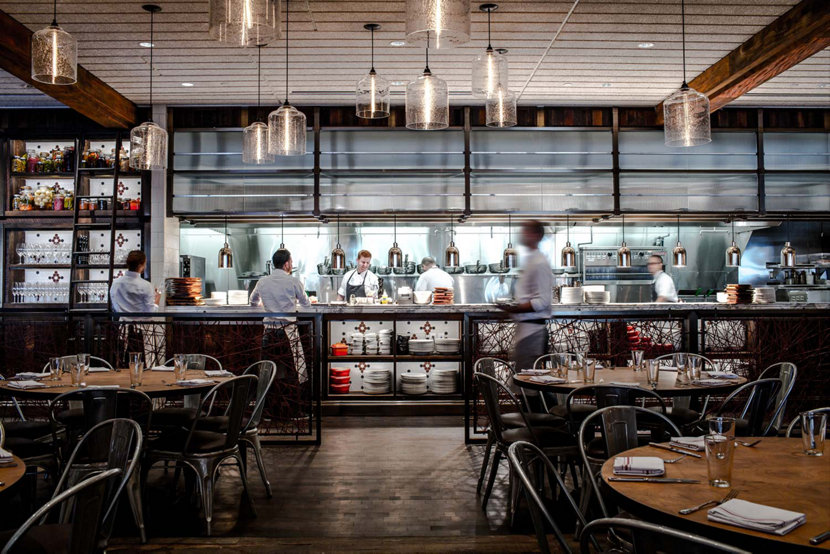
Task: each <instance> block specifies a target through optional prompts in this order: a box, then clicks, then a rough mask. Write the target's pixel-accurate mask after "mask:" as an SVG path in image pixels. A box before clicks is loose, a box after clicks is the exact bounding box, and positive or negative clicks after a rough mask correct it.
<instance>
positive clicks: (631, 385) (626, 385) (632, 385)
mask: <svg viewBox="0 0 830 554" xmlns="http://www.w3.org/2000/svg"><path fill="white" fill-rule="evenodd" d="M606 384H607V385H614V386H615V387H640V386H642V385H640V383H618V382H616V381H611V382H609V383H606Z"/></svg>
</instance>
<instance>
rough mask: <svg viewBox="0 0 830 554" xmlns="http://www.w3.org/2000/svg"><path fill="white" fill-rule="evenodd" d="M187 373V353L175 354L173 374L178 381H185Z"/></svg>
mask: <svg viewBox="0 0 830 554" xmlns="http://www.w3.org/2000/svg"><path fill="white" fill-rule="evenodd" d="M186 373H187V354H174V355H173V375H174V376H175V378H176V381H183V380H184V377H185V374H186Z"/></svg>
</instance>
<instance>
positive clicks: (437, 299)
mask: <svg viewBox="0 0 830 554" xmlns="http://www.w3.org/2000/svg"><path fill="white" fill-rule="evenodd" d="M453 297H454V295H453V290H452V289H448V288H444V287H435V289H433V291H432V304H433V306H438V305H442V304H452V302H453Z"/></svg>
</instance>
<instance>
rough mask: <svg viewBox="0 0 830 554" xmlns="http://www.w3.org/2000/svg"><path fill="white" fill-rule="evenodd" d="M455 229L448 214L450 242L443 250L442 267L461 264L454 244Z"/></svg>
mask: <svg viewBox="0 0 830 554" xmlns="http://www.w3.org/2000/svg"><path fill="white" fill-rule="evenodd" d="M453 237H455V229H454V228H453V220H452V215H450V244H449V246H447V248H446V249H445V250H444V267H458V266H459V265H461V255H460V254H459V253H458V248H456V246H455V240H453Z"/></svg>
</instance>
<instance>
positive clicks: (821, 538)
mask: <svg viewBox="0 0 830 554" xmlns="http://www.w3.org/2000/svg"><path fill="white" fill-rule="evenodd" d="M827 539H830V531H825V532H824V533H822V534H820V535H816V536H815V537H813V538H812V539H810V544H821V543H823V542H824V541H826V540H827Z"/></svg>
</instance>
